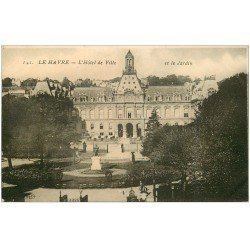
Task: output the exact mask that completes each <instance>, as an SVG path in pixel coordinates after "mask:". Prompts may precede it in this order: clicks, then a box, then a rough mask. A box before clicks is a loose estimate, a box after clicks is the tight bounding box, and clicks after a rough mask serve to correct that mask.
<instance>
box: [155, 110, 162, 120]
mask: <svg viewBox="0 0 250 250" xmlns="http://www.w3.org/2000/svg"><path fill="white" fill-rule="evenodd" d="M156 113H157V115H158V116H159V118H161V110H160V109H156Z"/></svg>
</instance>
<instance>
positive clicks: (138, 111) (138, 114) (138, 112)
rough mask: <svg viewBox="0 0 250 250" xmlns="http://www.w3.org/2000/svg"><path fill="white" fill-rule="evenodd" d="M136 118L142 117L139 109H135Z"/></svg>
mask: <svg viewBox="0 0 250 250" xmlns="http://www.w3.org/2000/svg"><path fill="white" fill-rule="evenodd" d="M136 113H137V118H141V117H142V112H141V109H137V112H136Z"/></svg>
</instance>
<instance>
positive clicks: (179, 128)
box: [1, 46, 248, 202]
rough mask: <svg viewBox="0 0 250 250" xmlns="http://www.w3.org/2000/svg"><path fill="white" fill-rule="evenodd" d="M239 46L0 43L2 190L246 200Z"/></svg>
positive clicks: (22, 194) (244, 55) (25, 196)
mask: <svg viewBox="0 0 250 250" xmlns="http://www.w3.org/2000/svg"><path fill="white" fill-rule="evenodd" d="M247 90H248V47H247V46H2V159H1V173H2V176H1V188H2V197H1V198H2V202H20V201H21V202H92V201H94V202H95V201H110V202H112V201H113V202H177V201H178V202H179V201H187V202H194V201H203V202H208V201H248V109H247V103H248V94H247Z"/></svg>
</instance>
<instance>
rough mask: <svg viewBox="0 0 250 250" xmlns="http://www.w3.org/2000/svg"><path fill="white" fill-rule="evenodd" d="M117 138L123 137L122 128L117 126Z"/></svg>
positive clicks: (120, 125) (119, 125)
mask: <svg viewBox="0 0 250 250" xmlns="http://www.w3.org/2000/svg"><path fill="white" fill-rule="evenodd" d="M118 137H123V126H122V124H118Z"/></svg>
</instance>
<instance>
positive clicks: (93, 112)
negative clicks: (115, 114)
mask: <svg viewBox="0 0 250 250" xmlns="http://www.w3.org/2000/svg"><path fill="white" fill-rule="evenodd" d="M94 118H95V111H94V110H93V109H91V110H90V119H94Z"/></svg>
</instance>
